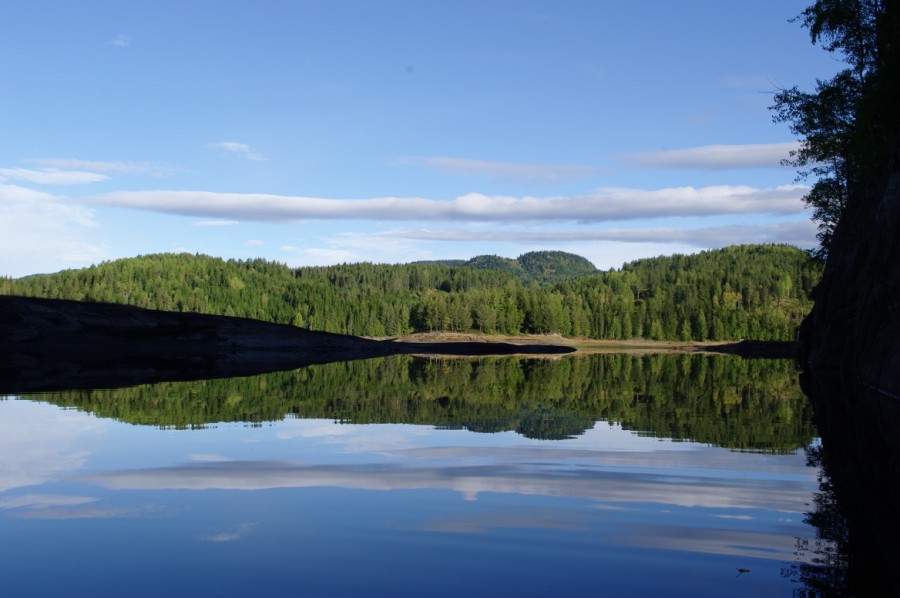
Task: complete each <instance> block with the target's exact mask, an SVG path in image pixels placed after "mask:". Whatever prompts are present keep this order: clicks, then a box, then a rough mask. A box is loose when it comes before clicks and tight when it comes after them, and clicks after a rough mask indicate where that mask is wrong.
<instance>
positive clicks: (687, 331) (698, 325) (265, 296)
mask: <svg viewBox="0 0 900 598" xmlns="http://www.w3.org/2000/svg"><path fill="white" fill-rule="evenodd" d="M546 253H548V254H551V253H554V252H546ZM557 253H558V252H557ZM535 255H537V257H536V258H534V259H539V257H540V256H539V255H538V254H535ZM552 257H553V259H556V260H558V259H559V256H558V255H554V256H552ZM581 259H583V258H581ZM470 262H471V263H470V264H469V265H465V264H464V265H449V264H445V263H434V262H432V263H413V264H400V265H380V264H370V263H360V264H342V265H337V266H324V267H302V268H290V267H288V266H286V265H284V264H279V263H274V262H269V261H266V260H262V259H252V260H222V259H219V258H213V257H209V256H205V255H190V254H155V255H146V256H139V257H135V258H127V259H121V260H115V261H110V262H104V263H101V264H99V265H96V266H91V267H89V268H83V269H76V270H66V271H62V272H58V273H55V274H44V275H34V276H27V277H23V278H18V279H9V278H4V279H0V293H3V294H14V295H24V296H33V297H48V298H60V299H74V300H81V301H100V302H112V303H123V304H128V305H135V306H139V307H144V308H150V309H160V310H168V311H191V312H200V313H210V314H218V315H227V316H239V317H247V318H254V319H259V320H264V321H271V322H276V323H280V324H293V325H295V326H300V327H305V328H310V329H313V330H323V331H327V332H336V333H342V334H353V335H360V336H372V337H384V336H399V335H403V334H408V333H413V332H470V331H480V332H484V333H498V334H513V335H516V334H560V335H564V336H575V337H586V338H595V339H632V338H647V339H656V340H694V341H703V340H728V339H741V338H750V339H756V340H792V339H793V338H794V336H795V331H796V328H797V326H798V325H799V324H800V322H801V320H802V318H803V317H804V316H805V315H806V314H807V313H808V311H809V309H810V307H811V305H812V301H811V293H812V289H813V288H814V287H815V285H816V283H817V282H818V280H819V277H820V275H821V265H820V264H819V263H818V262H816V261H814V260H811V259H810V258H809V256H808V255H807V254H806V253H804V252H803V251H801V250H799V249H797V248H795V247H791V246H785V245H745V246H733V247H728V248H725V249H719V250H712V251H705V252H702V253H699V254H695V255H673V256H668V257H658V258H652V259H643V260H638V261H634V262H630V263H627V264H625V265H624V266H623V267H622V268H621V269H619V270H610V271H608V272H597V273H594V274H587V275H582V276H577V277H575V278H569V279H566V280H562V281H559V282H549V283H543V284H542V278H541V276H532V277H530V278H529V277H523V276H522V275H521V274H520V273H517V272H514V271H510V269H492V268H489V267H486V266H485V264H486V263H490V260H484V259H481V260H479V259H477V258H476V259H474V260H470ZM531 267H532V268H533V269H534V271H535V272H539V273H546V272H548V271H549V270H548V269H547V268H540V267H535V266H533V265H532V266H531ZM542 276H543V275H542ZM544 278H546V276H544Z"/></svg>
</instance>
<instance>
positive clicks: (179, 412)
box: [0, 355, 842, 597]
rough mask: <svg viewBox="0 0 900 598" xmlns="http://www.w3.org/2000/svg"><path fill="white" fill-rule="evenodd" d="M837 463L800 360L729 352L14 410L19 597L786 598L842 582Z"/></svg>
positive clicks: (316, 377)
mask: <svg viewBox="0 0 900 598" xmlns="http://www.w3.org/2000/svg"><path fill="white" fill-rule="evenodd" d="M820 452H821V445H820V442H819V440H818V434H817V431H816V429H815V426H814V424H813V414H812V408H811V406H810V403H809V401H808V400H807V399H806V397H805V396H804V395H803V393H802V391H801V389H800V386H799V383H798V380H797V372H796V371H795V370H794V369H793V366H792V365H791V364H790V363H789V362H787V361H768V360H744V359H740V358H735V357H729V356H703V355H663V356H634V355H596V356H590V357H565V358H558V359H519V358H482V359H472V360H469V359H450V360H437V359H420V358H413V357H408V356H401V357H392V358H384V359H375V360H366V361H353V362H345V363H333V364H325V365H318V366H310V367H308V368H304V369H300V370H295V371H288V372H275V373H271V374H265V375H260V376H251V377H244V378H234V379H224V380H204V381H196V382H178V383H161V384H152V385H144V386H138V387H132V388H126V389H112V390H91V391H84V390H75V391H67V392H58V393H48V394H41V395H28V396H17V397H8V398H7V399H6V400H0V537H2V541H0V559H2V563H3V581H2V584H3V590H2V593H3V595H4V596H70V595H76V594H77V595H92V596H120V595H122V594H128V595H131V596H139V595H145V596H151V595H153V596H155V595H160V594H167V595H209V596H217V595H219V596H235V595H248V594H254V595H343V596H352V595H369V594H371V593H373V592H377V593H379V594H382V593H383V594H385V595H392V596H422V595H429V596H458V595H460V594H464V595H465V594H467V595H489V594H499V593H503V594H508V595H518V596H548V595H563V594H564V595H574V596H582V595H583V596H586V595H591V596H594V595H626V594H632V595H663V596H717V597H718V596H725V595H727V596H732V597H733V596H763V595H765V596H789V595H791V594H792V593H795V592H803V591H805V589H808V588H807V585H808V584H810V583H812V584H813V585H815V584H816V583H825V582H827V580H829V579H840V577H841V575H842V572H841V571H842V570H841V568H840V565H841V558H842V556H841V555H840V554H839V551H838V550H837V548H836V544H835V542H833V541H832V540H830V539H829V538H828V536H829V534H828V533H827V531H826V532H823V530H822V529H821V528H820V527H814V526H813V525H811V524H810V523H809V522H810V521H812V522H816V521H817V515H821V513H817V510H821V509H823V508H824V507H823V506H822V505H826V504H827V503H828V501H829V500H830V498H829V497H828V496H827V493H825V494H823V492H824V490H823V488H826V486H827V484H826V485H824V486H823V484H822V483H821V481H822V480H821V478H822V475H823V471H822V469H821V466H820V464H819V455H820ZM826 489H827V488H826ZM818 519H821V516H819V517H818ZM823 580H825V582H823ZM801 595H803V594H801Z"/></svg>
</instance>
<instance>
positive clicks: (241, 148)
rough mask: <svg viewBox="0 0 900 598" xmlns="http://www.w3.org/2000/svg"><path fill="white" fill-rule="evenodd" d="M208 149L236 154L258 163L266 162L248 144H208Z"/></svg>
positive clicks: (228, 142)
mask: <svg viewBox="0 0 900 598" xmlns="http://www.w3.org/2000/svg"><path fill="white" fill-rule="evenodd" d="M206 147H207V148H209V149H213V150H221V151H224V152H228V153H230V154H234V155H236V156H238V157H240V158H243V159H245V160H254V161H256V162H262V161H265V159H266V158H265V157H264V156H263V155H262V154H260V153H259V152H257V151H256V150H255V149H253V148H252V147H250V146H249V145H247V144H246V143H239V142H237V141H220V142H217V143H208V144H206Z"/></svg>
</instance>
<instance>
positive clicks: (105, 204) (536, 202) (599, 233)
mask: <svg viewBox="0 0 900 598" xmlns="http://www.w3.org/2000/svg"><path fill="white" fill-rule="evenodd" d="M809 3H810V2H808V1H795V0H757V1H756V2H722V1H721V0H686V1H684V2H672V1H671V0H647V1H644V2H606V1H602V0H584V1H582V0H566V1H560V0H554V1H545V0H535V1H528V0H520V1H511V0H510V1H505V0H477V1H469V0H453V1H450V0H446V1H428V0H378V1H374V0H372V1H362V0H356V1H351V0H322V1H318V0H316V1H313V0H294V1H287V0H280V1H276V0H253V1H249V0H247V1H237V0H234V1H221V2H213V1H212V0H209V1H200V0H179V1H177V2H176V1H168V0H152V1H141V0H115V1H106V0H102V1H101V0H81V1H79V2H70V1H67V0H56V1H50V0H29V1H28V2H16V1H10V2H4V4H3V18H2V19H0V56H3V57H4V59H3V60H2V61H0V276H11V277H19V276H25V275H28V274H35V273H44V272H56V271H59V270H63V269H69V268H80V267H84V266H88V265H91V264H96V263H100V262H103V261H108V260H114V259H119V258H124V257H133V256H136V255H146V254H151V253H163V252H189V253H201V254H207V255H213V256H218V257H222V258H226V259H232V258H233V259H251V258H264V259H267V260H270V261H275V262H280V263H285V264H288V265H290V266H304V265H326V264H336V263H346V262H362V261H365V262H375V263H404V262H410V261H417V260H429V259H468V258H471V257H474V256H476V255H481V254H495V255H501V256H505V257H513V258H514V257H517V256H518V255H521V254H522V253H525V252H528V251H535V250H544V249H549V250H561V251H568V252H571V253H576V254H579V255H582V256H584V257H586V258H588V259H589V260H590V261H592V262H593V263H594V264H595V265H596V266H597V267H598V268H601V269H604V270H605V269H610V268H619V267H621V266H622V264H623V263H624V262H627V261H631V260H634V259H638V258H642V257H653V256H657V255H671V254H673V253H695V252H698V251H702V250H705V249H710V248H718V247H724V246H727V245H731V244H737V243H789V244H792V245H797V246H798V247H801V248H811V247H814V246H815V244H816V239H815V233H816V227H815V223H813V222H811V221H810V219H809V212H808V211H807V210H805V208H804V205H803V202H802V199H801V198H802V196H803V195H804V193H805V191H806V189H807V185H809V184H810V181H798V180H796V172H795V170H794V169H792V168H790V167H785V166H782V165H781V163H780V162H781V159H782V158H785V157H787V155H788V152H789V151H790V150H791V149H792V148H794V147H796V143H797V141H796V138H795V137H794V136H793V135H792V134H791V132H790V130H789V128H788V126H787V125H786V124H784V123H779V124H776V123H773V121H772V112H771V110H769V108H768V107H769V106H770V105H771V104H772V101H773V93H774V92H775V91H777V90H778V89H781V88H785V87H792V86H794V85H797V86H799V87H800V88H801V89H805V90H811V89H812V88H813V86H814V85H815V81H816V79H817V78H818V79H823V78H828V77H830V76H832V75H833V74H834V73H835V72H836V71H837V70H839V69H840V68H841V66H842V65H841V63H840V62H838V60H837V59H836V57H834V56H832V55H829V54H828V53H827V52H825V51H824V50H822V49H820V48H817V47H815V46H813V45H812V44H811V43H810V40H809V36H808V32H807V31H806V30H804V29H803V28H802V27H801V26H800V25H799V23H796V22H794V23H791V22H789V19H791V18H792V17H795V16H796V15H798V14H799V13H800V12H801V11H802V10H803V9H804V8H805V7H806V6H807V5H808V4H809Z"/></svg>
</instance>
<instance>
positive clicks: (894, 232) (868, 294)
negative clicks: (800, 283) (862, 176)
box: [801, 131, 900, 396]
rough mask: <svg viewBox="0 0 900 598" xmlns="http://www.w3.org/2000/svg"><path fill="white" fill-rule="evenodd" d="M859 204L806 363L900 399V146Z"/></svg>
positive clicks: (820, 295) (819, 294)
mask: <svg viewBox="0 0 900 598" xmlns="http://www.w3.org/2000/svg"><path fill="white" fill-rule="evenodd" d="M897 137H898V138H900V131H898V136H897ZM853 200H854V201H853V202H852V203H851V204H850V205H848V207H847V210H846V212H845V214H844V215H843V217H842V219H841V222H840V224H839V225H838V227H837V229H836V230H835V234H834V238H833V240H832V245H831V250H830V253H829V257H828V263H827V265H826V268H825V272H824V275H823V277H822V282H821V283H820V285H819V287H818V288H817V289H816V292H815V297H814V299H815V306H814V307H813V310H812V312H811V313H810V315H809V316H808V317H807V319H806V321H805V322H804V323H803V326H802V328H801V342H802V350H801V361H803V363H804V365H805V366H806V367H808V368H811V369H813V370H816V369H825V370H839V371H842V372H844V373H845V374H849V375H852V376H853V377H854V378H856V379H857V380H858V381H859V382H861V383H862V384H864V385H866V386H870V387H873V388H876V389H879V390H881V391H884V392H888V393H890V394H894V395H898V396H900V144H898V143H895V144H893V151H892V155H891V158H890V159H889V160H888V163H887V167H886V168H885V169H884V171H883V173H882V174H881V176H880V177H877V178H875V179H874V180H872V181H871V182H869V183H868V184H867V186H866V189H865V191H864V192H861V193H859V194H858V195H856V196H855V197H853Z"/></svg>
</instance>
